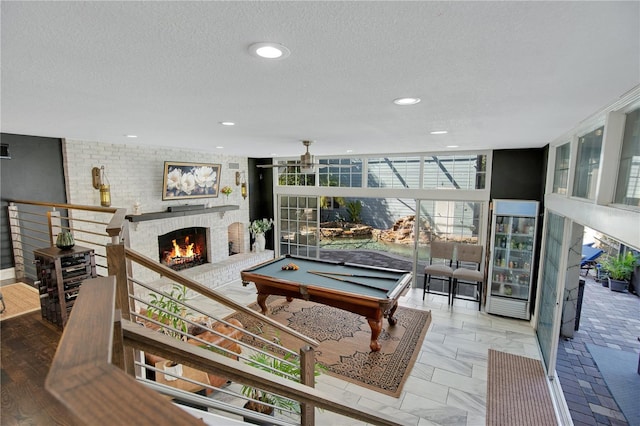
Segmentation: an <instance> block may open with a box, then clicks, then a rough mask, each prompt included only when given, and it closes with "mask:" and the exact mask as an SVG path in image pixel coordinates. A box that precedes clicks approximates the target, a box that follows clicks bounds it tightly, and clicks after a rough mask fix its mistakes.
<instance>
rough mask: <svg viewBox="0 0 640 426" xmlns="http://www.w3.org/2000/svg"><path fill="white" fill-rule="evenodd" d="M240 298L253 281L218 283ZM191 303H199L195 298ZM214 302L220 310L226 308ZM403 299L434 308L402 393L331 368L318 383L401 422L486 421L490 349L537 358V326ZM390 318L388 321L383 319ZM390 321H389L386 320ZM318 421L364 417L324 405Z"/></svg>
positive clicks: (430, 297) (244, 299)
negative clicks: (352, 380)
mask: <svg viewBox="0 0 640 426" xmlns="http://www.w3.org/2000/svg"><path fill="white" fill-rule="evenodd" d="M218 290H219V291H221V292H222V293H224V294H225V295H227V296H229V297H232V298H233V299H234V300H236V301H237V302H239V303H243V304H245V305H248V304H250V303H252V302H254V301H255V287H254V286H253V285H252V284H249V285H248V286H246V287H243V286H242V284H241V282H240V281H235V282H232V283H229V284H227V285H225V286H223V287H220V288H218ZM191 303H194V304H197V303H198V301H197V300H192V301H191ZM214 305H216V304H215V303H214V304H212V306H211V309H212V311H210V312H214V313H216V314H218V315H220V314H222V315H224V314H225V313H226V312H224V311H217V312H216V309H219V308H217V307H215V306H214ZM400 305H401V306H406V307H411V308H415V309H426V310H431V313H432V316H433V317H432V322H431V326H430V328H429V331H428V332H427V335H426V337H425V340H424V342H423V344H422V347H421V349H420V354H419V356H418V358H417V360H416V363H415V365H414V367H413V369H412V372H411V376H410V378H409V379H408V380H407V381H406V383H405V385H404V388H403V391H402V394H401V395H400V397H399V398H393V397H390V396H387V395H384V394H381V393H378V392H375V391H372V390H369V389H365V388H363V387H360V386H357V385H355V384H352V383H347V382H344V381H342V380H339V379H336V378H334V377H331V376H329V375H327V374H325V375H321V376H319V377H318V382H317V385H316V387H317V388H318V389H320V390H322V391H324V392H327V393H330V394H331V395H334V396H339V397H340V398H341V399H342V400H343V401H345V402H348V403H350V404H351V403H352V404H357V405H359V406H360V407H362V408H365V409H367V410H375V411H377V412H383V413H386V414H388V415H391V416H393V417H395V418H397V419H399V420H401V421H402V422H403V423H407V424H411V425H416V426H426V425H469V426H482V425H485V406H486V400H485V398H486V387H487V353H488V349H489V348H492V349H496V350H501V351H505V352H509V353H513V354H516V355H522V356H527V357H531V358H536V359H539V358H540V355H539V351H538V346H537V343H536V338H535V334H534V332H533V329H532V328H531V327H530V326H529V323H528V322H527V321H521V320H515V319H509V318H502V317H498V316H494V315H489V314H486V313H484V312H478V305H477V303H476V302H471V301H465V300H456V301H455V304H454V306H448V304H447V297H446V296H441V295H436V294H427V295H426V298H425V300H424V301H423V300H422V289H411V290H410V291H409V292H408V293H407V294H406V295H405V296H403V297H402V298H401V299H400ZM385 324H386V323H385ZM386 326H388V325H386ZM317 424H331V425H360V424H362V423H361V422H357V421H354V420H352V419H349V418H346V417H342V416H337V415H335V414H333V413H330V412H327V411H323V412H319V413H318V414H317Z"/></svg>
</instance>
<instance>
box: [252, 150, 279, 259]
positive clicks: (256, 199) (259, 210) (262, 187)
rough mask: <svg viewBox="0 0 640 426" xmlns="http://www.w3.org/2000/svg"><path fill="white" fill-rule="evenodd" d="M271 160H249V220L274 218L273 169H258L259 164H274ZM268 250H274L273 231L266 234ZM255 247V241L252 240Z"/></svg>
mask: <svg viewBox="0 0 640 426" xmlns="http://www.w3.org/2000/svg"><path fill="white" fill-rule="evenodd" d="M272 163H273V160H272V159H270V158H249V161H248V167H249V178H248V180H247V183H248V184H249V198H248V199H249V220H250V221H253V220H256V219H262V218H267V219H269V218H273V211H274V207H273V169H272V168H258V167H257V166H258V164H260V165H263V164H272ZM265 238H266V240H267V244H266V248H268V249H271V250H273V249H274V245H273V244H274V242H273V241H274V240H273V229H271V231H269V232H267V233H266V234H265ZM251 244H252V245H253V239H252V240H251Z"/></svg>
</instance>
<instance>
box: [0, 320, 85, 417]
mask: <svg viewBox="0 0 640 426" xmlns="http://www.w3.org/2000/svg"><path fill="white" fill-rule="evenodd" d="M61 335H62V332H61V331H60V330H59V329H57V328H56V327H55V326H54V325H52V324H49V323H47V322H45V321H43V320H42V317H41V314H40V312H39V311H38V312H33V313H30V314H25V315H22V316H18V317H14V318H9V319H6V320H4V321H2V322H1V323H0V340H1V345H0V352H1V357H0V358H1V363H0V388H1V393H2V400H1V402H0V423H1V424H2V425H38V426H40V425H75V424H77V423H76V422H74V421H73V419H72V417H71V415H70V414H69V412H68V411H67V409H66V408H65V407H64V406H63V405H62V404H60V403H59V402H58V401H57V400H56V399H54V398H53V396H51V395H49V393H48V392H47V391H45V389H44V380H45V378H46V376H47V373H48V372H49V367H50V365H51V361H52V360H53V356H54V355H55V352H56V348H57V346H58V341H59V340H60V336H61ZM96 402H97V401H96Z"/></svg>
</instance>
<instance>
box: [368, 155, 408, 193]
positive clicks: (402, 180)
mask: <svg viewBox="0 0 640 426" xmlns="http://www.w3.org/2000/svg"><path fill="white" fill-rule="evenodd" d="M367 170H368V171H369V176H368V177H367V186H368V187H369V188H419V185H420V157H382V158H369V159H368V161H367Z"/></svg>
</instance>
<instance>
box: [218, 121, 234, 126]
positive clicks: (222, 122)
mask: <svg viewBox="0 0 640 426" xmlns="http://www.w3.org/2000/svg"><path fill="white" fill-rule="evenodd" d="M220 124H221V125H223V126H235V125H236V123H234V122H233V121H221V122H220Z"/></svg>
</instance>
